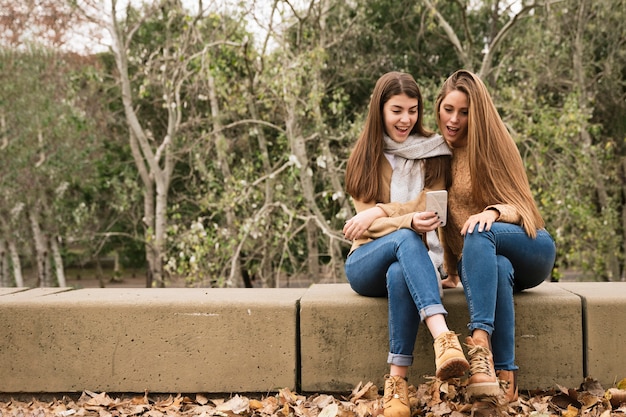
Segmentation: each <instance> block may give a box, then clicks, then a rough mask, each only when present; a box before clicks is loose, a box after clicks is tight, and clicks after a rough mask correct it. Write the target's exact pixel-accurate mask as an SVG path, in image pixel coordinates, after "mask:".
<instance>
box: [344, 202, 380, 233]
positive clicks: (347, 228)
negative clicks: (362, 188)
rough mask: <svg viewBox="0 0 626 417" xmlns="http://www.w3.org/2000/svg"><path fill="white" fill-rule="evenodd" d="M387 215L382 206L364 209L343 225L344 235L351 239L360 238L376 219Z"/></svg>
mask: <svg viewBox="0 0 626 417" xmlns="http://www.w3.org/2000/svg"><path fill="white" fill-rule="evenodd" d="M385 216H386V214H385V212H384V210H383V209H381V208H380V207H371V208H369V209H367V210H363V211H362V212H360V213H357V214H356V215H355V216H354V217H352V218H351V219H349V220H347V221H346V224H344V226H343V235H344V236H345V237H346V239H349V240H356V239H359V238H361V236H363V233H365V232H366V231H367V229H368V228H369V227H370V226H371V225H372V223H373V222H374V220H376V219H378V218H380V217H385Z"/></svg>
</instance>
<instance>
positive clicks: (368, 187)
mask: <svg viewBox="0 0 626 417" xmlns="http://www.w3.org/2000/svg"><path fill="white" fill-rule="evenodd" d="M400 94H406V95H407V96H408V97H411V98H415V99H417V122H416V123H415V126H413V129H412V130H411V134H419V135H420V136H424V137H430V136H432V135H434V132H432V131H430V130H428V129H426V128H425V127H424V126H423V124H422V119H423V117H422V116H423V114H424V102H423V100H422V92H421V91H420V89H419V87H418V86H417V82H416V81H415V79H414V78H413V76H411V75H410V74H407V73H403V72H397V71H392V72H388V73H386V74H384V75H382V76H381V77H380V78H379V79H378V81H377V82H376V85H375V86H374V91H373V92H372V96H371V98H370V103H369V109H368V113H367V119H366V120H365V126H364V128H363V131H362V132H361V135H360V136H359V139H358V140H357V142H356V144H355V146H354V149H353V150H352V153H351V154H350V157H349V158H348V163H347V166H346V175H345V183H346V191H347V192H348V194H350V195H351V196H352V197H353V198H355V199H357V200H361V201H364V202H370V201H376V202H381V201H382V199H383V195H382V186H381V183H380V182H381V173H380V166H381V165H380V162H381V159H382V158H384V153H383V150H384V142H383V133H384V117H383V107H384V105H385V103H386V102H387V101H389V99H390V98H391V97H393V96H397V95H400ZM449 159H450V158H449V157H448V156H442V157H435V158H428V159H426V161H425V165H424V172H425V178H424V183H425V186H427V187H428V186H429V185H430V184H432V183H434V182H435V181H436V180H437V178H441V177H444V181H445V182H446V183H447V184H448V183H449V180H448V178H449V175H448V173H449V166H450V161H449Z"/></svg>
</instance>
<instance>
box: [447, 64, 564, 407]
mask: <svg viewBox="0 0 626 417" xmlns="http://www.w3.org/2000/svg"><path fill="white" fill-rule="evenodd" d="M435 109H436V118H437V124H438V126H439V129H440V131H441V133H442V135H443V137H444V138H445V140H446V142H447V143H448V144H449V145H450V147H451V149H452V153H453V157H452V185H451V186H450V188H449V190H448V196H449V199H448V224H447V225H446V227H444V228H442V243H443V247H444V265H445V270H446V271H447V273H448V277H447V279H446V280H444V287H456V286H457V284H458V282H459V277H460V280H461V281H462V283H463V289H464V291H465V296H466V299H467V303H468V308H469V314H470V323H469V324H468V328H469V331H470V336H469V337H468V338H467V339H466V344H467V346H468V348H469V349H470V350H469V358H470V372H469V380H468V385H467V392H468V394H469V396H470V397H471V398H473V399H476V400H480V399H482V398H484V397H492V396H497V395H499V394H500V393H501V391H500V386H499V383H498V378H499V379H501V380H503V381H505V382H506V383H507V384H505V386H506V390H505V397H506V399H508V400H509V401H515V400H517V398H518V392H517V381H516V373H517V370H518V367H517V366H516V364H515V311H514V305H513V294H514V293H515V292H517V291H522V290H524V289H527V288H532V287H535V286H537V285H539V284H540V283H541V282H543V281H544V280H545V279H546V278H548V277H549V276H550V273H551V271H552V267H553V265H554V260H555V255H556V248H555V245H554V241H553V239H552V237H551V236H550V234H549V233H548V232H547V231H546V230H545V228H544V221H543V219H542V217H541V214H540V213H539V210H538V209H537V206H536V204H535V201H534V199H533V195H532V193H531V191H530V187H529V184H528V179H527V176H526V172H525V170H524V165H523V162H522V159H521V156H520V154H519V151H518V149H517V146H516V144H515V142H514V141H513V139H512V138H511V135H510V134H509V132H508V131H507V129H506V126H505V125H504V123H503V121H502V119H501V118H500V116H499V114H498V111H497V110H496V107H495V106H494V104H493V101H492V99H491V96H490V95H489V92H488V91H487V88H486V87H485V85H484V83H483V82H482V81H481V79H480V78H479V77H478V76H477V75H475V74H473V73H471V72H469V71H465V70H460V71H457V72H455V73H454V74H452V75H451V76H450V77H449V78H448V79H447V80H446V81H445V83H444V84H443V87H442V88H441V91H440V93H439V96H438V98H437V101H436V107H435Z"/></svg>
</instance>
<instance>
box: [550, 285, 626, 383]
mask: <svg viewBox="0 0 626 417" xmlns="http://www.w3.org/2000/svg"><path fill="white" fill-rule="evenodd" d="M559 285H560V286H561V287H562V288H563V289H565V290H567V291H570V292H572V293H573V294H576V295H578V296H580V297H581V299H582V305H583V312H584V313H583V317H582V321H583V333H584V335H585V340H584V344H585V349H584V350H583V352H584V353H585V356H584V369H585V375H589V376H592V377H594V378H596V379H597V380H598V381H600V383H601V384H602V385H603V386H605V387H612V386H614V385H615V383H616V382H619V381H620V380H621V379H622V378H625V377H626V282H602V283H589V282H584V283H583V282H572V283H562V284H559ZM560 320H561V321H562V325H563V326H566V327H567V326H569V325H570V322H571V320H570V318H569V317H567V316H560Z"/></svg>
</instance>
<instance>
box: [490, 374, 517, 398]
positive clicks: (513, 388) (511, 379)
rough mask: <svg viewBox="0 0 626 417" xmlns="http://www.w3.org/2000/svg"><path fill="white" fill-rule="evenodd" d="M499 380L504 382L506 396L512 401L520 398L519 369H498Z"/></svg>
mask: <svg viewBox="0 0 626 417" xmlns="http://www.w3.org/2000/svg"><path fill="white" fill-rule="evenodd" d="M496 376H497V377H498V380H500V381H502V382H504V384H503V385H504V387H503V388H504V398H505V399H506V400H507V401H508V402H510V403H512V402H515V401H517V400H518V398H519V392H518V390H517V371H505V370H499V371H496Z"/></svg>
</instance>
